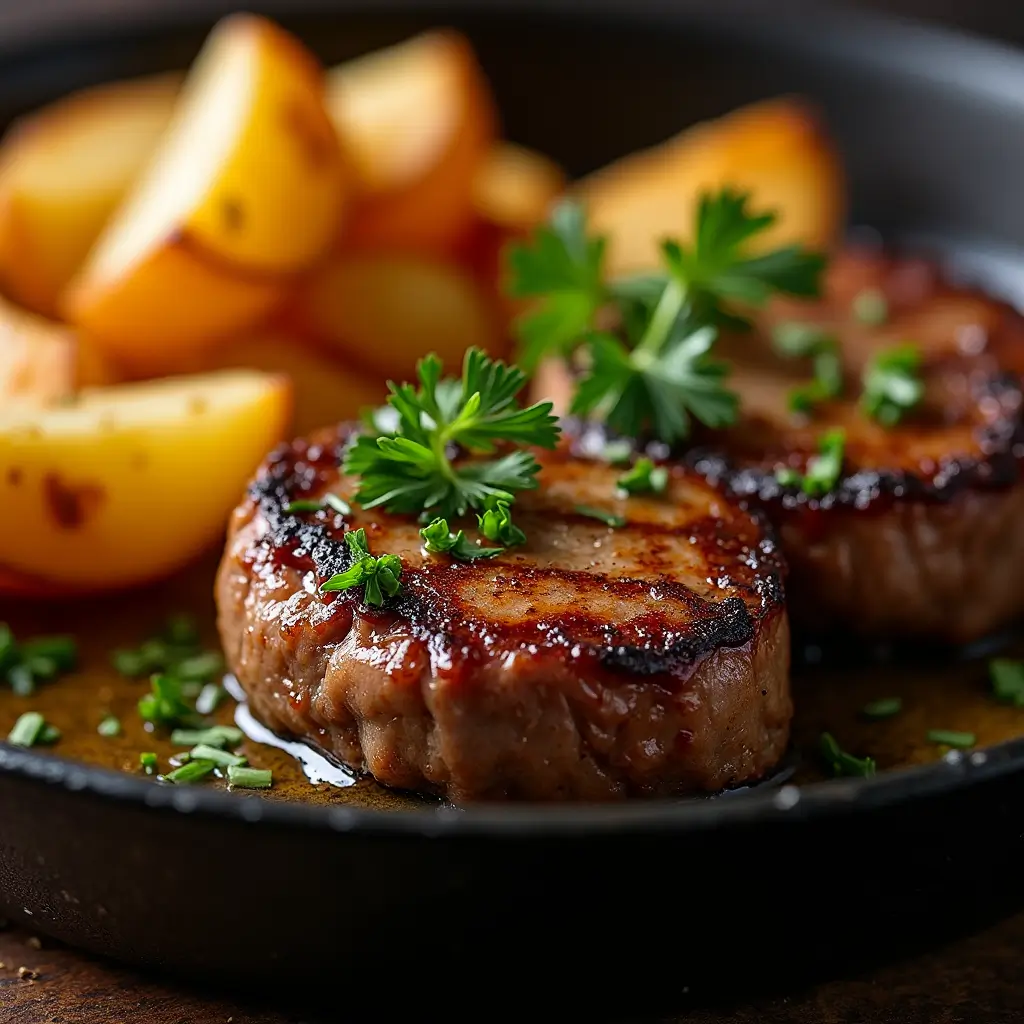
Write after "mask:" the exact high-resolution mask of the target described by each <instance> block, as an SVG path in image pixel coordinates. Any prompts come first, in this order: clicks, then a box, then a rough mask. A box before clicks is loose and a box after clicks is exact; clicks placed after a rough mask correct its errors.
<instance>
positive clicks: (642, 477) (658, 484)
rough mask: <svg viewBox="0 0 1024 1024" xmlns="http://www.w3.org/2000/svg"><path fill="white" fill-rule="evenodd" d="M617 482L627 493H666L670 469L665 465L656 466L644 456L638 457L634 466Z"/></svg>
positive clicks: (620, 488) (621, 489)
mask: <svg viewBox="0 0 1024 1024" xmlns="http://www.w3.org/2000/svg"><path fill="white" fill-rule="evenodd" d="M615 484H616V486H617V487H618V488H619V490H620V491H625V492H626V494H664V493H665V488H666V487H667V486H668V470H667V469H666V468H665V467H664V466H656V465H655V464H654V462H653V461H652V460H651V459H648V458H647V457H646V456H644V457H643V458H639V459H637V460H636V464H635V465H634V466H633V468H632V469H630V471H629V472H628V473H625V474H623V475H622V476H620V477H619V479H618V480H616V481H615Z"/></svg>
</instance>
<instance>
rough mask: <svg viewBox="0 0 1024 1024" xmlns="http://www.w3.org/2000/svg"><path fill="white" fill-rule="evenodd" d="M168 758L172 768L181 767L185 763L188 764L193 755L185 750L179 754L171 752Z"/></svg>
mask: <svg viewBox="0 0 1024 1024" xmlns="http://www.w3.org/2000/svg"><path fill="white" fill-rule="evenodd" d="M167 760H168V761H169V762H170V765H171V767H172V768H180V767H181V766H182V765H183V764H188V763H189V761H191V760H192V755H191V754H190V753H189V752H188V751H187V750H183V751H181V753H179V754H171V756H170V757H169V758H168V759H167Z"/></svg>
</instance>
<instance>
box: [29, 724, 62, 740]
mask: <svg viewBox="0 0 1024 1024" xmlns="http://www.w3.org/2000/svg"><path fill="white" fill-rule="evenodd" d="M62 735H63V734H62V733H61V731H60V729H58V728H57V726H55V725H50V723H49V722H47V723H46V725H44V726H43V729H42V732H40V733H39V739H38V740H37V741H36V742H37V743H56V742H57V740H59V739H60V738H61V736H62Z"/></svg>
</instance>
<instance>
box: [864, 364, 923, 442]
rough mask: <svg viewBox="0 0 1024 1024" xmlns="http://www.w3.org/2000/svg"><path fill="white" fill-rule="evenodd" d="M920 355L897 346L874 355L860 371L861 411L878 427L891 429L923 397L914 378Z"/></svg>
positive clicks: (917, 377) (918, 382)
mask: <svg viewBox="0 0 1024 1024" xmlns="http://www.w3.org/2000/svg"><path fill="white" fill-rule="evenodd" d="M920 366H921V352H920V350H919V349H917V348H916V347H915V346H913V345H900V346H898V347H896V348H890V349H886V350H884V351H882V352H878V353H877V354H876V355H875V357H874V358H873V359H872V360H871V361H870V362H869V363H868V365H867V366H866V367H865V369H864V376H863V383H864V391H863V393H862V394H861V408H862V409H863V410H864V413H865V415H867V416H870V417H871V418H872V419H874V420H877V421H878V422H879V423H881V424H882V426H885V427H894V426H895V425H896V424H897V423H899V421H900V420H901V419H902V418H903V415H904V414H905V413H907V412H909V411H910V410H911V409H913V408H914V406H916V405H917V404H918V403H919V402H920V401H921V399H922V398H923V397H924V383H923V382H922V381H921V379H920V377H919V376H918V371H919V369H920Z"/></svg>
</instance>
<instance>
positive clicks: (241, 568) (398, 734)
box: [217, 432, 791, 801]
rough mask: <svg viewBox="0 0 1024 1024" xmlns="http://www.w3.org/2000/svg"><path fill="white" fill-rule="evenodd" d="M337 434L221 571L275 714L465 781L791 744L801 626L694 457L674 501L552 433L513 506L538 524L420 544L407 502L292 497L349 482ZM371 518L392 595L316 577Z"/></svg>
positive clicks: (231, 546) (697, 762)
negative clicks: (392, 575) (457, 543)
mask: <svg viewBox="0 0 1024 1024" xmlns="http://www.w3.org/2000/svg"><path fill="white" fill-rule="evenodd" d="M344 436H345V435H344V433H343V432H339V433H334V434H328V435H323V436H321V437H318V438H316V439H314V440H313V441H312V442H305V441H299V442H296V443H295V444H294V445H292V446H291V447H289V448H287V449H285V450H283V451H281V452H279V453H278V454H277V455H275V456H273V457H272V458H271V459H270V460H269V462H268V464H267V465H266V466H265V467H264V468H263V470H262V471H261V474H260V476H259V478H258V480H257V482H256V484H255V485H254V487H253V490H252V492H251V495H250V497H249V499H248V500H247V501H246V502H244V503H243V505H242V506H241V507H240V508H239V509H238V510H237V512H236V514H235V516H234V519H233V523H232V528H231V535H230V538H229V542H228V547H227V551H226V553H225V556H224V560H223V562H222V566H221V570H220V574H219V578H218V583H217V597H218V607H219V615H220V629H221V635H222V639H223V643H224V649H225V651H226V652H227V655H228V659H229V663H230V665H231V668H232V670H233V671H234V672H235V674H236V675H237V676H238V678H239V680H240V682H241V683H242V685H243V686H244V687H245V688H246V690H247V692H248V694H249V698H250V701H251V703H252V706H253V708H254V710H255V711H256V713H257V714H258V715H259V716H260V717H261V718H262V719H263V720H264V721H266V722H267V723H268V724H270V725H271V726H272V727H273V728H276V729H278V730H280V731H283V732H287V733H291V734H295V735H299V736H304V737H306V738H307V739H309V740H311V741H313V742H315V743H317V744H318V745H320V746H322V747H324V748H325V749H327V750H329V751H330V752H332V753H334V754H335V755H336V756H337V757H339V758H340V759H341V760H342V761H344V762H345V763H347V764H350V765H352V766H354V767H356V768H358V769H360V770H364V771H368V772H371V773H372V774H373V775H374V776H375V777H376V778H377V779H378V780H379V781H381V782H383V783H386V784H388V785H391V786H397V787H401V788H409V789H420V790H426V791H429V792H433V793H437V794H440V795H443V796H447V797H449V798H450V799H452V800H455V801H470V800H476V799H502V798H512V799H528V800H558V799H594V800H605V799H614V798H620V797H624V796H627V795H629V794H634V793H636V794H680V793H688V792H695V791H713V790H717V789H721V788H723V787H725V786H730V785H736V784H739V783H742V782H747V781H750V780H752V779H756V778H758V777H760V776H762V775H764V774H765V773H766V772H767V771H769V770H770V769H771V767H772V766H773V765H774V764H775V763H776V762H777V760H778V759H779V757H780V756H781V754H782V752H783V750H784V748H785V745H786V741H787V737H788V726H789V719H790V715H791V707H790V698H789V685H788V666H789V653H788V625H787V620H786V615H785V610H784V607H783V599H782V588H781V581H780V569H779V565H778V562H777V560H776V556H775V551H774V544H773V542H772V540H771V538H770V537H768V536H767V535H766V534H765V532H764V528H763V526H762V524H761V522H760V521H759V520H758V519H757V518H756V517H754V516H751V515H750V514H749V513H747V512H744V511H743V510H742V509H741V508H740V507H739V506H738V505H737V504H736V503H734V502H731V501H729V500H728V499H725V498H723V497H722V496H721V494H720V493H719V492H717V491H716V490H715V489H713V488H711V487H710V486H708V485H707V484H706V483H705V482H704V481H702V480H701V479H700V478H699V477H697V476H695V475H693V474H692V473H689V472H688V471H686V470H684V469H683V468H682V467H675V468H674V469H673V470H672V476H671V482H670V485H669V493H668V494H667V495H666V496H665V497H664V498H654V497H633V498H620V497H618V496H617V494H616V487H615V479H616V477H617V476H618V475H619V471H616V470H615V469H613V468H611V467H609V466H607V465H605V464H603V463H600V462H596V461H590V460H587V459H582V458H576V457H573V456H570V455H569V454H568V453H567V452H565V451H561V452H558V453H543V454H541V455H540V458H541V462H542V466H543V468H542V472H541V477H540V479H541V486H540V488H539V489H538V490H537V491H534V492H527V493H525V494H523V495H521V496H520V498H519V500H518V501H517V504H516V521H517V523H518V524H519V525H520V526H521V527H522V528H523V529H524V530H525V531H526V533H527V536H528V538H529V539H528V542H527V544H526V545H525V546H524V547H522V548H516V549H511V550H510V551H509V552H507V553H505V554H503V555H501V556H499V557H498V558H496V559H493V560H479V561H476V562H472V563H463V562H456V561H454V560H452V559H450V558H449V557H448V556H446V555H430V554H427V553H426V552H424V551H423V549H422V546H421V543H422V542H421V539H420V537H419V532H418V530H419V528H418V525H417V524H416V523H415V522H414V521H412V520H410V519H408V518H404V517H402V518H400V517H393V516H389V515H387V514H386V513H378V512H377V511H376V510H375V511H374V512H372V513H366V512H364V511H362V510H357V511H356V512H355V514H354V515H353V516H352V517H350V518H348V519H347V520H343V519H342V517H340V516H337V515H336V514H335V513H333V512H318V513H301V514H299V515H297V516H296V515H290V514H288V513H286V512H284V506H285V505H287V503H288V501H289V500H292V499H294V498H296V497H307V496H311V495H319V494H322V493H325V492H327V491H332V492H334V493H336V494H339V495H341V496H343V497H347V496H349V495H350V494H351V492H352V490H353V489H354V487H353V483H352V481H349V480H346V479H345V478H343V477H341V476H340V475H339V472H338V470H337V468H336V467H337V465H338V461H339V456H340V452H341V447H342V445H343V442H344ZM582 504H586V505H589V506H597V507H599V508H602V509H605V510H606V511H609V512H612V513H615V514H618V515H622V516H624V517H626V519H627V525H626V526H625V527H622V528H617V529H613V528H611V527H609V526H607V525H605V524H604V523H602V522H599V521H598V520H596V519H594V518H591V517H588V516H586V515H584V514H582V513H580V512H579V511H578V506H580V505H582ZM360 526H362V527H365V529H366V531H367V536H368V538H369V544H370V550H371V551H373V552H375V553H378V554H382V553H386V552H390V553H392V554H397V555H399V556H401V558H402V561H403V573H402V585H403V589H402V593H401V594H400V595H399V596H398V597H397V598H395V599H394V600H393V601H391V602H389V604H388V605H387V606H385V607H384V608H383V609H382V608H372V607H368V606H366V605H364V604H363V603H362V601H361V596H360V594H359V593H357V592H355V591H347V592H342V593H339V594H333V595H323V596H321V595H320V594H319V593H318V590H317V588H318V585H319V583H320V582H322V581H323V580H324V579H326V578H327V577H329V576H330V575H331V574H333V573H334V572H336V571H339V570H343V569H344V568H346V567H347V565H348V564H349V559H350V556H349V554H348V551H347V548H346V546H345V545H344V543H343V542H342V536H343V533H344V531H345V529H346V528H358V527H360Z"/></svg>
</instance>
